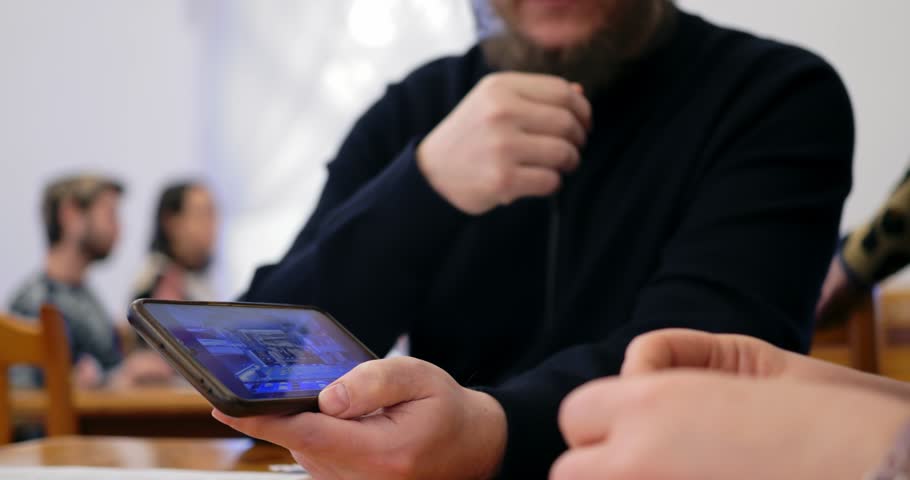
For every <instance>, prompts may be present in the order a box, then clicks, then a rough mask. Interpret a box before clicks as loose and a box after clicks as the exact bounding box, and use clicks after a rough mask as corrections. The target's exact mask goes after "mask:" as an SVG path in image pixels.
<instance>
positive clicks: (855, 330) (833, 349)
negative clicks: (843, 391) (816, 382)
mask: <svg viewBox="0 0 910 480" xmlns="http://www.w3.org/2000/svg"><path fill="white" fill-rule="evenodd" d="M878 347H879V333H878V322H877V317H876V312H875V294H872V293H870V294H869V295H867V296H866V297H865V298H863V300H862V302H860V304H859V305H857V307H856V308H855V309H854V310H853V313H851V314H850V317H849V319H848V320H847V322H846V323H845V324H843V325H838V326H835V327H830V328H825V329H822V330H819V331H817V332H816V333H815V338H814V339H813V341H812V356H813V357H816V358H820V359H822V360H827V361H829V362H834V363H839V364H842V365H846V366H848V367H852V368H855V369H857V370H861V371H864V372H868V373H876V374H877V373H879V372H880V371H881V369H880V365H879V348H878Z"/></svg>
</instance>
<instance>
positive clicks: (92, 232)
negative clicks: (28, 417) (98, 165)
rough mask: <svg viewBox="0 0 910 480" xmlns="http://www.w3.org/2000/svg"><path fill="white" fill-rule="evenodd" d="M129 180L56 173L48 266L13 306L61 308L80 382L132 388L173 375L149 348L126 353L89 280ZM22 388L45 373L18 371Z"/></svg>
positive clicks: (115, 226) (16, 309)
mask: <svg viewBox="0 0 910 480" xmlns="http://www.w3.org/2000/svg"><path fill="white" fill-rule="evenodd" d="M122 194H123V186H122V185H121V184H120V183H119V182H117V181H116V180H113V179H110V178H106V177H102V176H96V175H75V176H68V177H64V178H61V179H58V180H56V181H54V182H52V183H50V184H49V185H48V186H47V187H46V188H45V190H44V194H43V198H42V204H41V215H42V220H43V223H44V228H45V232H46V236H47V241H48V250H47V254H46V256H45V260H44V268H43V270H42V271H41V272H40V273H36V274H34V275H32V276H31V277H30V278H29V279H28V280H26V281H25V283H24V284H23V285H22V286H21V287H19V288H18V289H17V290H16V293H15V295H14V297H13V299H12V301H11V302H10V306H9V308H10V311H11V312H12V313H15V314H17V315H19V316H22V317H25V318H37V317H38V314H39V310H40V308H41V305H42V304H45V303H50V304H53V305H54V306H56V307H57V309H58V310H60V313H61V314H62V315H63V318H64V320H65V323H66V329H67V333H68V338H69V343H70V352H71V354H72V358H73V362H74V371H73V377H74V378H73V382H74V385H75V386H76V387H77V388H93V387H99V386H102V385H105V384H111V385H118V386H129V385H132V384H135V383H137V382H141V381H144V380H146V379H157V378H161V377H162V376H164V377H169V376H170V375H171V370H170V367H168V366H167V364H165V363H164V361H163V360H162V359H161V358H160V357H159V356H158V355H154V354H151V352H145V353H140V354H137V355H132V356H130V357H128V358H126V359H125V358H124V354H123V351H122V350H121V342H120V338H119V334H118V330H117V329H116V328H115V325H114V322H113V319H112V318H111V316H110V314H108V312H107V311H105V309H104V307H103V306H102V304H101V302H100V301H99V300H98V297H97V296H96V295H95V293H94V292H92V291H91V289H90V288H89V287H88V285H86V274H87V272H88V269H89V267H91V266H92V265H93V264H95V263H96V262H100V261H102V260H104V259H106V258H107V257H108V256H109V255H110V254H111V252H112V251H113V249H114V247H115V246H116V244H117V239H118V238H119V234H120V222H119V219H118V205H119V202H120V197H121V195H122ZM12 377H13V378H12V381H13V384H14V385H17V386H37V385H39V384H40V383H41V378H40V373H39V371H38V370H37V369H34V368H30V367H24V366H23V367H16V368H15V369H13V373H12Z"/></svg>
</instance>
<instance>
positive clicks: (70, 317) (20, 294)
mask: <svg viewBox="0 0 910 480" xmlns="http://www.w3.org/2000/svg"><path fill="white" fill-rule="evenodd" d="M45 303H50V304H52V305H54V306H55V307H57V309H58V310H60V314H61V315H63V319H64V323H65V324H66V333H67V337H68V338H69V347H70V354H71V355H72V358H73V362H74V363H75V362H76V361H77V360H78V359H79V358H80V357H81V356H83V355H89V356H91V357H93V358H94V359H95V360H97V361H98V364H99V365H101V368H102V369H104V371H105V372H109V371H110V370H111V369H113V368H114V367H116V366H117V365H119V364H120V361H121V360H122V359H123V358H122V354H121V351H120V343H119V341H118V339H117V332H116V331H115V330H114V323H113V321H112V320H111V317H110V315H109V314H108V313H107V311H105V309H104V307H103V306H102V305H101V302H99V301H98V299H97V298H96V297H95V295H93V294H92V292H91V291H90V290H89V289H88V288H86V287H85V286H84V285H78V286H74V285H67V284H65V283H61V282H56V281H54V280H51V279H50V277H48V276H47V275H46V274H44V273H39V274H36V275H34V276H32V277H31V278H29V279H28V281H26V282H25V284H23V285H22V286H21V287H19V289H18V290H17V291H16V294H15V295H14V297H13V299H12V301H11V302H10V311H12V312H13V313H15V314H16V315H20V316H22V317H25V318H30V319H36V318H38V315H39V313H40V310H41V305H43V304H45ZM12 381H13V384H15V385H17V386H21V387H27V386H37V385H39V384H40V383H42V381H41V375H40V371H39V370H37V369H35V368H31V367H17V368H15V369H13V371H12Z"/></svg>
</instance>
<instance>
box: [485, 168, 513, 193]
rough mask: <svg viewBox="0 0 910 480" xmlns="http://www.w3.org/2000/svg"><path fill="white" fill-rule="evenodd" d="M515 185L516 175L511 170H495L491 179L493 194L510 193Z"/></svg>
mask: <svg viewBox="0 0 910 480" xmlns="http://www.w3.org/2000/svg"><path fill="white" fill-rule="evenodd" d="M514 183H515V174H514V172H513V171H512V169H511V168H506V167H500V168H496V169H494V170H493V175H492V176H491V178H490V188H491V189H492V191H493V192H497V193H505V192H509V191H510V190H511V189H512V186H513V184H514Z"/></svg>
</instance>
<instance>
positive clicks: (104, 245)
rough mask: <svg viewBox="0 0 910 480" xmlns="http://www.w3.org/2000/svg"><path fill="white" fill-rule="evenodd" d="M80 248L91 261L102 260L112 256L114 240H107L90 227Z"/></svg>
mask: <svg viewBox="0 0 910 480" xmlns="http://www.w3.org/2000/svg"><path fill="white" fill-rule="evenodd" d="M79 248H80V249H81V250H82V254H83V255H85V258H87V259H88V260H89V262H100V261H102V260H105V259H107V257H108V256H110V254H111V250H113V245H112V242H110V241H105V240H104V239H103V238H101V236H100V235H98V234H96V233H95V232H94V231H93V230H91V229H89V231H88V232H86V234H85V236H83V237H82V240H81V241H80V242H79Z"/></svg>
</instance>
